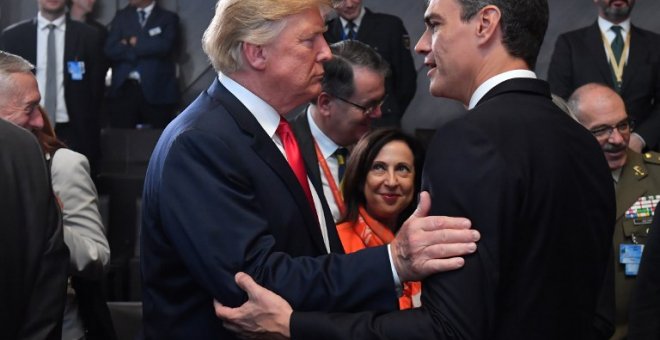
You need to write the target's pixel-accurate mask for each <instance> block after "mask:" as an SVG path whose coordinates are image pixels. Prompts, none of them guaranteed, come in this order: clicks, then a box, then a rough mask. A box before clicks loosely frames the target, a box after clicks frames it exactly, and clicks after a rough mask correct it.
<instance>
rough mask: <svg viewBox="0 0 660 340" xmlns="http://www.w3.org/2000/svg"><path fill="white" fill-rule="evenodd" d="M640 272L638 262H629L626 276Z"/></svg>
mask: <svg viewBox="0 0 660 340" xmlns="http://www.w3.org/2000/svg"><path fill="white" fill-rule="evenodd" d="M638 272H639V264H638V263H629V264H627V265H626V276H637V273H638Z"/></svg>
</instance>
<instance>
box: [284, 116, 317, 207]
mask: <svg viewBox="0 0 660 340" xmlns="http://www.w3.org/2000/svg"><path fill="white" fill-rule="evenodd" d="M275 133H277V135H278V136H279V137H280V139H281V140H282V145H284V152H285V153H286V160H287V161H288V162H289V166H291V169H292V170H293V173H295V174H296V178H298V182H299V183H300V185H301V186H302V189H303V191H304V192H305V196H307V200H308V201H309V205H310V207H311V208H312V212H314V215H315V216H316V208H315V207H314V199H313V198H312V191H311V190H310V189H309V182H308V181H307V171H306V170H305V163H304V161H303V158H302V155H301V154H300V149H299V148H298V142H297V141H296V138H295V137H294V136H293V132H291V127H290V126H289V122H287V121H286V119H284V118H281V117H280V124H279V125H278V126H277V130H275ZM317 218H318V216H317Z"/></svg>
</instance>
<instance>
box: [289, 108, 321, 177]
mask: <svg viewBox="0 0 660 340" xmlns="http://www.w3.org/2000/svg"><path fill="white" fill-rule="evenodd" d="M306 111H307V109H305V110H304V111H302V112H300V114H298V115H296V117H295V118H294V119H293V121H292V122H291V129H292V130H293V133H294V134H295V135H296V139H297V140H298V142H299V145H300V152H301V153H302V156H303V160H304V161H305V168H306V169H307V174H308V175H309V176H310V177H311V178H312V182H320V181H321V170H319V166H318V161H319V160H318V158H317V157H316V149H315V147H314V137H312V131H311V130H310V128H309V123H308V122H307V112H306ZM314 185H316V183H314Z"/></svg>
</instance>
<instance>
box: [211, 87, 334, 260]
mask: <svg viewBox="0 0 660 340" xmlns="http://www.w3.org/2000/svg"><path fill="white" fill-rule="evenodd" d="M208 94H209V96H211V97H212V98H214V99H215V100H217V101H219V102H220V103H222V105H223V106H224V107H225V108H226V109H227V112H228V113H229V114H230V115H231V116H232V117H233V118H234V120H235V121H236V123H237V124H238V126H239V127H240V128H241V129H242V130H243V131H244V132H245V133H246V134H248V135H250V136H251V137H252V142H253V143H252V149H253V150H254V151H255V152H256V154H257V155H259V157H260V158H261V159H262V160H263V161H264V162H266V164H268V166H269V167H270V168H271V169H272V170H273V171H274V172H275V173H276V174H277V176H278V177H279V178H280V179H281V180H282V181H283V182H284V184H285V186H286V188H287V189H288V190H289V192H290V193H291V196H292V197H293V199H294V200H295V202H296V204H297V205H298V210H299V211H300V213H301V214H302V216H303V220H304V221H305V226H306V227H307V228H308V229H309V231H310V235H311V236H312V239H313V240H314V242H315V244H316V246H317V247H318V248H319V249H322V251H323V252H325V251H326V248H325V243H324V242H323V236H322V235H321V232H320V226H319V223H318V221H317V219H316V217H315V216H314V214H313V213H312V211H311V209H310V207H309V202H307V198H306V196H305V193H304V192H303V189H302V187H301V186H300V183H298V179H297V178H296V175H295V174H294V173H293V170H291V167H290V166H289V163H287V161H286V158H285V157H284V156H283V155H282V153H281V152H280V150H278V149H277V147H276V146H275V144H274V143H273V141H272V139H271V138H270V137H269V136H268V135H266V133H265V132H264V130H263V129H262V128H261V126H260V125H259V122H258V121H257V120H256V119H255V118H254V116H253V115H252V113H251V112H250V111H248V109H247V108H246V107H245V106H244V105H243V104H242V103H241V102H240V101H239V100H238V99H237V98H236V97H235V96H234V95H233V94H232V93H231V92H229V90H227V88H225V87H224V86H223V85H222V84H221V83H220V81H218V79H217V78H216V79H215V80H214V81H213V84H212V85H211V87H210V88H209V89H208ZM273 199H277V197H273Z"/></svg>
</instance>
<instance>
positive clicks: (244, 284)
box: [234, 272, 262, 297]
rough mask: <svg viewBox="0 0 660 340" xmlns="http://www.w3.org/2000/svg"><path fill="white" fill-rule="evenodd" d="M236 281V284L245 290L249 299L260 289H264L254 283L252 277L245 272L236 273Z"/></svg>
mask: <svg viewBox="0 0 660 340" xmlns="http://www.w3.org/2000/svg"><path fill="white" fill-rule="evenodd" d="M234 281H236V284H237V285H238V286H239V287H240V288H241V289H242V290H244V291H245V292H246V293H247V294H248V296H249V297H251V296H253V295H254V294H255V293H257V291H258V290H259V289H262V287H261V286H260V285H259V284H257V283H256V282H254V280H253V279H252V277H251V276H250V275H248V274H246V273H243V272H238V273H236V276H234Z"/></svg>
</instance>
